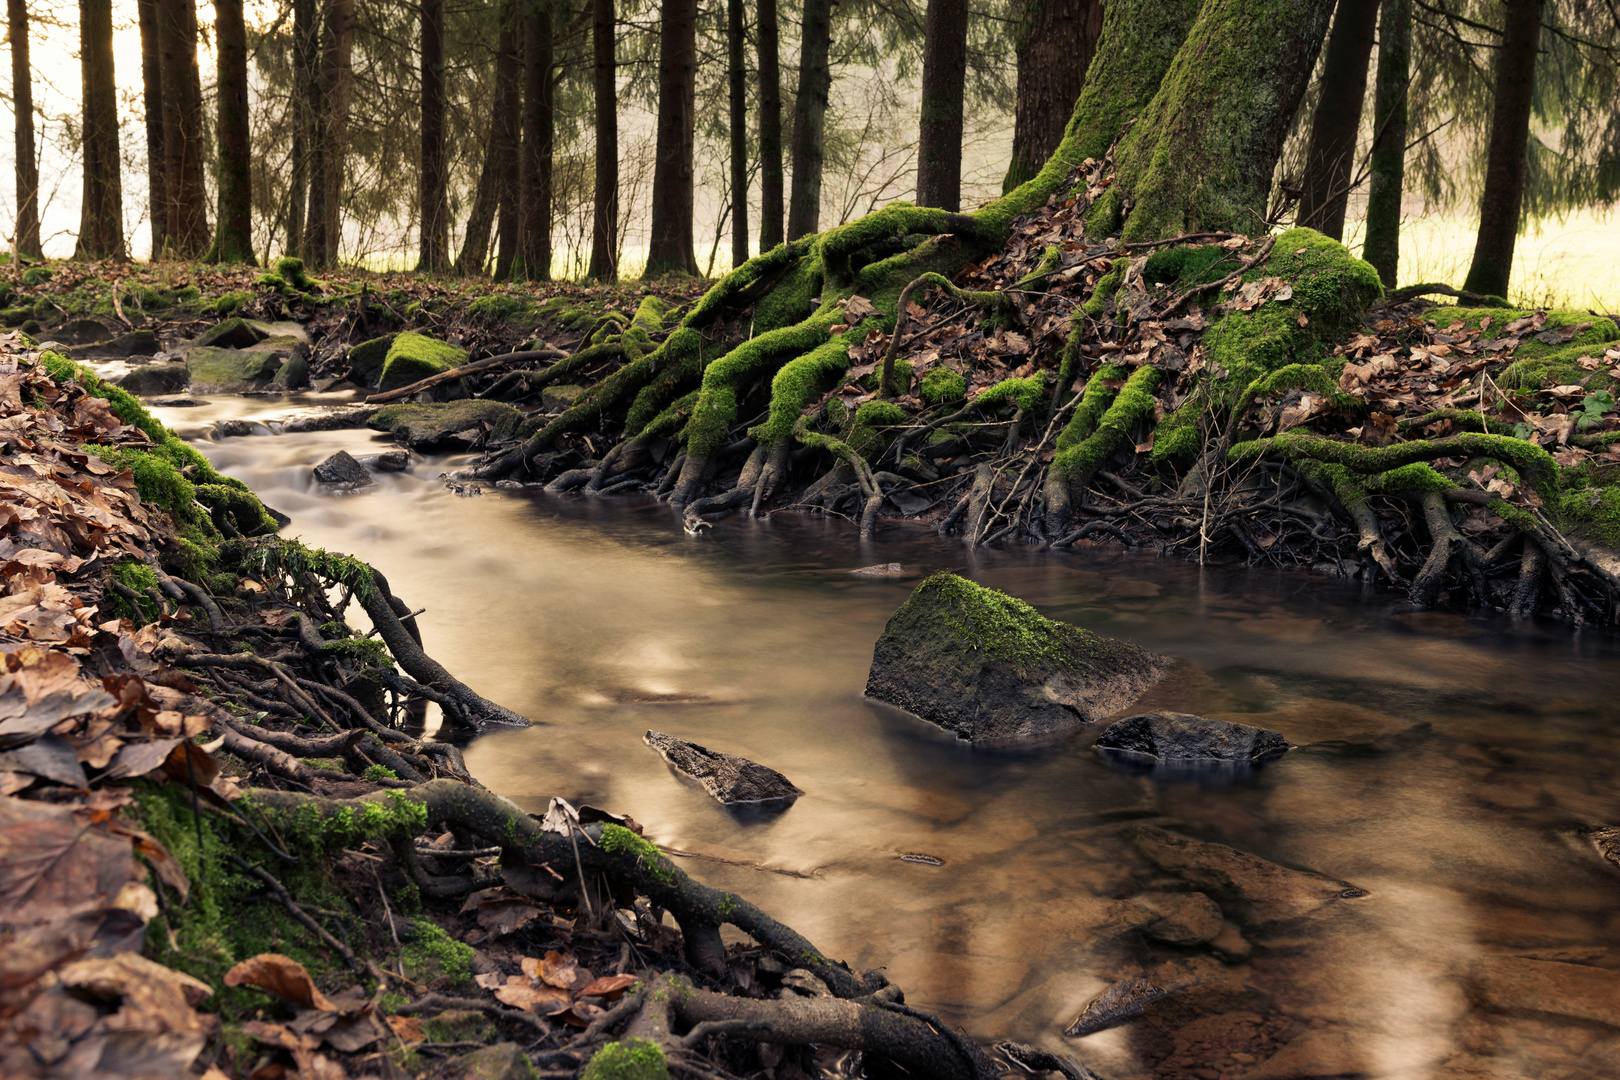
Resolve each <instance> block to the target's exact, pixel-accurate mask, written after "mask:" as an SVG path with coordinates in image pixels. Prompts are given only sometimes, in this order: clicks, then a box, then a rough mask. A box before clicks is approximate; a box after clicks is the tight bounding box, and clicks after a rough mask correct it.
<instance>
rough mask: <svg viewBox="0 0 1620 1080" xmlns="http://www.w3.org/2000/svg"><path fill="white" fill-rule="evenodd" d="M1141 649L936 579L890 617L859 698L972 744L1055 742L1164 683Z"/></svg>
mask: <svg viewBox="0 0 1620 1080" xmlns="http://www.w3.org/2000/svg"><path fill="white" fill-rule="evenodd" d="M1164 668H1165V660H1164V658H1163V657H1160V656H1158V655H1156V654H1154V653H1150V652H1148V651H1147V650H1146V649H1142V648H1138V647H1137V646H1135V645H1130V644H1127V643H1126V642H1123V641H1114V640H1112V639H1109V638H1105V637H1099V636H1098V635H1096V634H1093V633H1091V632H1090V631H1088V630H1081V629H1080V628H1078V627H1075V626H1070V625H1068V624H1067V623H1060V622H1054V621H1053V620H1051V619H1047V618H1044V617H1043V616H1042V615H1041V614H1040V613H1039V612H1037V611H1036V610H1035V609H1034V608H1032V607H1030V606H1029V605H1028V604H1026V603H1024V602H1023V601H1022V600H1018V599H1015V598H1014V597H1011V596H1008V595H1007V594H1005V593H1001V592H997V591H995V590H994V589H986V588H984V587H983V586H980V585H975V584H974V583H973V582H971V581H968V580H966V579H965V578H961V577H957V576H956V575H955V574H946V573H940V574H934V575H933V576H932V577H929V578H928V579H926V580H925V581H923V583H922V584H920V585H918V586H917V588H916V590H915V591H913V592H912V594H911V596H910V597H909V598H908V599H907V600H906V602H905V604H904V605H902V606H901V608H900V610H899V611H896V612H895V613H894V614H893V615H892V616H890V617H889V623H888V625H887V626H886V627H884V629H883V635H882V636H881V637H880V638H878V641H877V646H876V647H875V648H874V649H873V652H872V670H871V673H870V675H869V676H868V677H867V681H866V694H867V696H868V697H871V698H874V699H876V700H878V701H885V702H888V703H889V704H890V705H896V706H898V707H900V708H902V709H905V710H906V711H907V712H910V713H913V714H915V715H917V716H919V717H921V718H922V719H924V720H927V721H928V722H930V723H933V724H938V725H939V726H940V727H943V728H946V729H948V730H950V731H954V732H956V734H957V737H958V738H962V739H970V740H973V741H975V742H986V741H1006V740H1012V739H1019V738H1029V737H1038V736H1049V735H1055V734H1058V733H1060V732H1063V731H1067V730H1070V729H1073V728H1078V727H1083V726H1085V725H1087V724H1090V723H1092V722H1094V721H1095V720H1096V719H1097V718H1099V717H1102V716H1106V715H1108V714H1109V713H1112V712H1116V711H1118V710H1119V709H1120V708H1121V707H1123V706H1125V705H1128V704H1130V702H1131V701H1133V700H1134V699H1135V698H1136V697H1138V696H1139V695H1140V694H1141V693H1142V691H1144V690H1146V689H1147V688H1148V687H1149V686H1151V685H1152V684H1153V683H1154V682H1156V681H1157V680H1158V679H1159V678H1160V676H1162V675H1163V674H1164Z"/></svg>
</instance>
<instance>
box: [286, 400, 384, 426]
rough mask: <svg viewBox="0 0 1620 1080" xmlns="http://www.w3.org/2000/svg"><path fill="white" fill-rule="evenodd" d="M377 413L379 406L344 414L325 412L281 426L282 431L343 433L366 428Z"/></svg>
mask: <svg viewBox="0 0 1620 1080" xmlns="http://www.w3.org/2000/svg"><path fill="white" fill-rule="evenodd" d="M377 411H378V407H377V406H371V407H370V408H363V409H347V410H345V411H343V412H323V413H320V414H318V415H315V416H300V417H299V418H298V419H296V420H289V421H287V422H286V423H285V424H283V425H282V426H281V430H282V431H285V432H299V431H343V430H345V429H347V428H362V427H365V426H366V421H368V420H370V419H371V418H372V417H373V416H376V415H377Z"/></svg>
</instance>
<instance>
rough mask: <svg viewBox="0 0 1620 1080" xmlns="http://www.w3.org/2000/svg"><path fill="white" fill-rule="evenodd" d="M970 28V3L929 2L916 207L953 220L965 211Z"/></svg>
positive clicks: (925, 22) (954, 0)
mask: <svg viewBox="0 0 1620 1080" xmlns="http://www.w3.org/2000/svg"><path fill="white" fill-rule="evenodd" d="M967 24H968V6H967V0H928V13H927V15H926V16H925V17H924V20H923V26H924V30H923V70H922V108H921V114H922V115H921V122H920V124H919V125H918V132H917V205H918V206H937V207H939V208H940V209H941V210H949V211H950V212H951V213H953V214H954V213H955V212H956V211H958V210H960V209H961V208H962V91H963V88H964V86H965V85H966V83H967ZM1070 104H1071V105H1073V104H1074V103H1073V102H1072V101H1071V102H1070Z"/></svg>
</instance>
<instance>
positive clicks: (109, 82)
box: [73, 0, 128, 259]
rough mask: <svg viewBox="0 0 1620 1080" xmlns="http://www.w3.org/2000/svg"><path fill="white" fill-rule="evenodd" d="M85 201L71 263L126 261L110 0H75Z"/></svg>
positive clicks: (81, 208) (116, 87)
mask: <svg viewBox="0 0 1620 1080" xmlns="http://www.w3.org/2000/svg"><path fill="white" fill-rule="evenodd" d="M79 71H80V74H81V77H82V80H83V95H84V96H83V99H82V107H83V110H84V111H83V125H84V126H83V144H84V199H83V202H82V203H81V204H80V208H79V240H78V243H77V244H76V245H75V246H74V249H73V257H74V258H75V259H124V258H127V257H128V256H127V254H126V252H125V248H124V205H123V202H124V185H123V175H122V169H121V167H120V165H119V159H118V84H117V81H116V79H115V77H114V73H113V21H112V0H79Z"/></svg>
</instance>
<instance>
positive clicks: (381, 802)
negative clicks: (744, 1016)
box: [253, 780, 872, 998]
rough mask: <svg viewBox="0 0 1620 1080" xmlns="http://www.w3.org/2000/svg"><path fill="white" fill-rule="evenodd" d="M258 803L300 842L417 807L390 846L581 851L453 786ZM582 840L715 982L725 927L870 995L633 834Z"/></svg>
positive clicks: (564, 856)
mask: <svg viewBox="0 0 1620 1080" xmlns="http://www.w3.org/2000/svg"><path fill="white" fill-rule="evenodd" d="M253 798H254V800H255V803H256V805H258V806H260V807H262V808H264V809H265V810H266V812H267V813H270V814H271V815H272V816H273V820H274V819H276V818H279V820H281V821H283V822H285V823H287V825H288V826H289V828H294V829H296V830H297V831H299V832H301V833H307V832H310V831H312V830H313V831H316V832H321V831H323V830H328V829H330V828H334V827H336V826H337V824H341V823H343V822H354V821H360V820H372V819H373V818H376V817H377V813H378V809H377V808H388V807H392V806H394V805H395V804H396V803H397V802H400V801H404V802H405V803H408V804H409V805H411V806H420V807H421V808H422V813H420V814H416V815H415V816H414V818H411V819H410V820H414V821H415V824H411V823H410V821H408V820H407V818H408V816H407V815H396V818H397V820H398V821H399V822H400V825H399V827H398V829H397V830H396V835H393V836H390V837H388V838H390V839H405V838H407V837H408V836H409V835H411V834H412V833H413V832H414V831H419V830H420V829H421V828H422V824H421V823H422V822H443V823H446V824H449V825H453V826H456V827H458V828H464V829H467V830H469V831H471V832H473V833H476V834H477V835H479V836H482V837H484V838H486V839H487V840H489V841H490V842H491V843H492V844H498V845H500V846H501V848H502V849H503V850H504V851H506V852H507V853H508V854H510V855H512V856H515V857H517V858H518V859H520V860H523V861H526V862H528V863H530V864H531V865H536V866H538V865H541V864H546V865H550V866H552V867H554V868H557V869H559V870H562V869H564V868H572V867H574V865H575V861H574V850H575V847H574V844H573V843H572V842H571V841H570V838H569V837H568V836H565V835H562V834H559V833H548V832H544V831H543V830H542V829H541V827H540V822H539V820H538V819H536V818H533V817H530V816H529V815H528V814H526V813H524V812H523V810H522V809H520V808H519V807H518V806H517V805H516V804H514V803H512V802H509V801H508V800H506V799H503V798H501V797H500V796H499V795H496V794H494V793H493V792H491V791H488V790H486V789H484V788H480V787H474V786H472V785H470V784H464V783H461V782H460V781H457V780H430V781H429V782H427V783H425V784H419V785H417V786H416V787H413V788H411V789H410V790H409V791H404V792H400V791H391V792H374V793H372V794H370V795H365V796H362V797H360V798H358V799H322V798H319V797H316V796H311V795H301V794H299V793H297V792H291V791H256V792H254V793H253ZM329 823H334V824H329ZM584 834H585V836H584V838H582V839H580V840H579V844H578V851H579V857H580V861H581V862H582V863H583V864H584V869H585V870H586V871H588V872H599V873H605V874H608V875H611V876H612V877H615V878H618V879H619V880H622V881H624V882H626V883H628V884H629V885H630V886H631V887H632V888H634V889H635V890H636V891H637V892H638V893H640V894H641V895H644V896H646V897H647V898H648V899H649V900H651V901H652V902H653V903H654V904H656V905H657V906H659V907H662V908H664V909H665V910H667V911H669V912H670V913H671V914H672V915H674V916H675V920H676V922H677V923H679V924H680V927H681V931H682V933H683V935H684V936H685V939H686V948H687V955H688V956H689V958H691V960H692V962H693V964H694V965H695V966H697V967H699V968H702V969H705V970H708V971H711V972H714V973H717V974H718V973H723V972H724V971H725V964H726V959H725V944H724V943H723V942H722V941H721V940H720V930H719V928H720V926H721V925H722V924H727V925H731V926H735V927H736V928H737V929H739V930H741V931H742V932H743V933H745V934H747V935H749V936H750V937H752V938H753V939H754V940H755V941H757V942H759V943H760V944H761V945H763V946H765V947H766V948H768V949H772V950H774V951H775V952H777V953H778V954H780V955H781V956H783V957H785V958H787V959H789V960H791V961H792V962H793V963H794V964H795V965H796V966H798V967H803V968H806V969H808V970H809V971H811V972H813V973H814V974H815V975H816V977H817V978H819V979H821V981H822V982H824V983H826V984H827V986H828V988H829V989H831V990H832V992H833V993H834V994H835V995H837V996H838V997H840V998H853V997H859V996H861V995H863V994H866V993H869V992H870V991H871V989H872V987H871V986H870V985H868V984H867V983H864V982H862V981H861V980H860V979H858V978H856V977H855V975H854V974H853V973H851V972H850V971H849V969H848V968H846V967H844V966H842V965H840V964H835V963H834V962H832V961H831V960H829V959H827V957H825V956H824V955H822V953H821V951H820V950H819V949H817V948H816V947H815V946H814V945H812V944H811V943H810V942H809V941H808V940H807V939H806V938H804V937H803V936H802V935H800V934H799V933H798V932H797V931H795V930H793V929H792V928H790V927H787V926H784V925H782V924H781V923H779V922H777V921H776V920H775V919H773V918H771V917H770V916H769V915H767V914H765V913H764V912H763V911H761V910H760V909H759V908H757V907H755V906H754V905H753V904H752V903H750V902H749V901H748V900H745V899H744V898H742V897H740V896H738V895H736V894H735V893H728V892H721V891H720V890H719V889H711V888H710V887H709V886H707V885H704V884H701V883H700V882H697V881H693V880H692V879H691V878H689V877H687V876H686V873H685V872H684V871H683V870H681V869H680V868H679V867H677V866H676V865H675V864H674V863H672V862H671V861H670V860H669V859H668V858H667V857H666V856H665V855H664V853H663V852H661V851H659V850H658V848H657V847H655V846H654V845H652V844H651V843H649V842H648V841H646V840H644V839H642V838H641V837H640V836H637V835H636V834H635V833H633V832H631V831H630V830H629V829H626V828H622V827H621V826H618V825H612V824H605V825H604V824H592V825H588V826H586V827H585V829H584ZM565 876H567V875H565Z"/></svg>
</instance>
